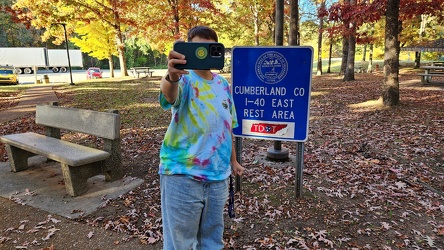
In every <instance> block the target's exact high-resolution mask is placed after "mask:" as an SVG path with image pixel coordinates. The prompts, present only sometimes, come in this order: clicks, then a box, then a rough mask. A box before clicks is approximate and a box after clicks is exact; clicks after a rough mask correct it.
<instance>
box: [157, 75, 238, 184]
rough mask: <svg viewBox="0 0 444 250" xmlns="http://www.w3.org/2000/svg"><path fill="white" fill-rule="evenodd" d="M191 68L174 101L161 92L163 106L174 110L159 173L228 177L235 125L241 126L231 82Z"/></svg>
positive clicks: (214, 178)
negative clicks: (208, 78) (204, 75)
mask: <svg viewBox="0 0 444 250" xmlns="http://www.w3.org/2000/svg"><path fill="white" fill-rule="evenodd" d="M189 72H190V73H189V74H187V75H182V78H181V80H180V82H179V83H178V84H179V94H178V97H177V99H176V101H175V102H174V104H170V103H168V102H167V101H166V99H165V97H164V96H163V94H162V93H161V94H160V96H159V101H160V105H161V107H162V108H163V109H165V110H167V109H171V112H172V119H171V123H170V125H169V127H168V130H167V132H166V134H165V139H164V141H163V143H162V147H161V149H160V166H159V174H164V175H173V174H184V175H187V176H189V177H191V178H193V179H196V180H199V181H220V180H224V179H226V178H227V177H228V176H229V175H230V173H231V166H230V159H231V151H232V137H231V129H232V128H233V127H237V126H238V124H237V118H236V111H235V108H234V104H233V98H232V95H231V92H230V86H229V84H228V81H227V80H226V79H225V78H223V77H221V76H219V75H218V74H215V73H213V80H205V79H203V78H201V77H200V76H199V75H197V74H196V73H195V72H194V71H192V70H190V71H189Z"/></svg>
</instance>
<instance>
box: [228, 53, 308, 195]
mask: <svg viewBox="0 0 444 250" xmlns="http://www.w3.org/2000/svg"><path fill="white" fill-rule="evenodd" d="M312 62H313V48H312V47H304V46H285V47H284V46H277V47H234V48H233V50H232V82H233V85H232V92H233V99H234V103H235V105H236V111H237V118H238V123H239V126H238V127H237V128H235V129H233V134H234V135H235V136H237V137H251V138H259V139H267V140H274V141H295V142H298V147H297V148H298V150H297V151H298V152H297V159H298V162H297V164H296V168H297V171H296V174H297V180H296V190H297V191H296V193H297V194H296V196H297V197H300V194H301V188H302V170H303V148H304V147H303V143H302V142H305V141H306V140H307V138H308V120H309V106H310V93H311V76H312ZM238 155H241V152H238ZM239 188H240V186H239Z"/></svg>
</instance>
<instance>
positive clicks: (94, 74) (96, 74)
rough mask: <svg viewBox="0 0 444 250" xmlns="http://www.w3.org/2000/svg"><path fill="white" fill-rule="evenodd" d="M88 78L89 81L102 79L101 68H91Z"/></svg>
mask: <svg viewBox="0 0 444 250" xmlns="http://www.w3.org/2000/svg"><path fill="white" fill-rule="evenodd" d="M86 78H87V79H96V78H102V70H101V69H100V68H96V67H90V68H88V70H87V71H86Z"/></svg>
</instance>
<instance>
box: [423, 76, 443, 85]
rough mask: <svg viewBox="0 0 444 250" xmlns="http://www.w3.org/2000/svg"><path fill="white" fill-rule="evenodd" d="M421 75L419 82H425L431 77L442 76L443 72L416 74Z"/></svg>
mask: <svg viewBox="0 0 444 250" xmlns="http://www.w3.org/2000/svg"><path fill="white" fill-rule="evenodd" d="M418 75H419V76H421V83H422V84H427V83H430V82H431V81H432V77H444V73H428V74H424V73H423V74H418Z"/></svg>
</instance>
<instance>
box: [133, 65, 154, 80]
mask: <svg viewBox="0 0 444 250" xmlns="http://www.w3.org/2000/svg"><path fill="white" fill-rule="evenodd" d="M150 69H151V68H150V67H133V68H130V71H131V73H132V74H133V76H134V78H136V76H137V78H139V75H140V74H142V73H143V74H145V76H148V75H150V77H153V71H151V70H150Z"/></svg>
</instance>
